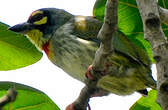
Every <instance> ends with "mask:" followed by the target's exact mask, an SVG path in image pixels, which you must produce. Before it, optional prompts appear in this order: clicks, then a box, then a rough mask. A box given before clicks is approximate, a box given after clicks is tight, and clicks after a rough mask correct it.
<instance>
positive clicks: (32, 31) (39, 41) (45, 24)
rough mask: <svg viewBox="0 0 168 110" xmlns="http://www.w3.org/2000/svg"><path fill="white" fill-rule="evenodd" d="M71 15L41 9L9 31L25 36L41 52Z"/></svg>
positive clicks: (59, 10) (64, 12) (60, 10)
mask: <svg viewBox="0 0 168 110" xmlns="http://www.w3.org/2000/svg"><path fill="white" fill-rule="evenodd" d="M72 16H73V15H71V14H70V13H68V12H66V11H64V10H62V9H56V8H42V9H39V10H36V11H34V12H33V13H32V14H31V15H30V17H29V18H28V20H27V22H24V23H21V24H17V25H14V26H12V27H10V28H9V30H11V31H14V32H17V33H21V34H24V35H26V36H27V37H28V38H29V39H30V41H31V42H32V43H33V44H35V45H36V47H37V48H39V49H41V50H42V47H43V45H44V44H45V43H47V41H48V40H49V39H50V38H51V37H52V35H53V34H54V32H55V31H56V30H57V28H59V27H60V26H62V25H63V24H65V23H66V22H67V21H69V20H70V18H71V17H72Z"/></svg>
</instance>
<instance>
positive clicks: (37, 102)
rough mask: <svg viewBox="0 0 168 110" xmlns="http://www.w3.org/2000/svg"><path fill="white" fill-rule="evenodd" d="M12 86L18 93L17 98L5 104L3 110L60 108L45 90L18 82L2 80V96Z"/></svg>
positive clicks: (0, 91)
mask: <svg viewBox="0 0 168 110" xmlns="http://www.w3.org/2000/svg"><path fill="white" fill-rule="evenodd" d="M10 87H14V88H15V89H16V90H17V92H18V95H17V97H16V100H15V101H14V102H11V103H9V104H7V105H5V106H4V107H3V110H60V109H59V108H58V106H57V105H56V104H55V103H54V102H53V101H52V100H51V99H50V98H49V97H48V96H47V95H45V94H44V93H43V92H41V91H39V90H37V89H34V88H32V87H29V86H25V85H22V84H18V83H13V82H0V97H2V96H3V95H5V94H6V93H7V91H8V89H9V88H10Z"/></svg>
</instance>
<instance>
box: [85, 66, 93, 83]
mask: <svg viewBox="0 0 168 110" xmlns="http://www.w3.org/2000/svg"><path fill="white" fill-rule="evenodd" d="M91 71H92V65H89V67H88V70H87V71H86V73H85V76H86V78H87V79H89V80H94V77H93V75H92V73H91Z"/></svg>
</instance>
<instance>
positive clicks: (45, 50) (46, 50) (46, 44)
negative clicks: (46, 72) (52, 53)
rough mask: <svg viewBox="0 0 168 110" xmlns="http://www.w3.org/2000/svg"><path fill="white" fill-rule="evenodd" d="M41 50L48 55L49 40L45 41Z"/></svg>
mask: <svg viewBox="0 0 168 110" xmlns="http://www.w3.org/2000/svg"><path fill="white" fill-rule="evenodd" d="M43 50H44V52H45V53H46V54H47V56H48V55H49V42H47V43H45V44H44V45H43Z"/></svg>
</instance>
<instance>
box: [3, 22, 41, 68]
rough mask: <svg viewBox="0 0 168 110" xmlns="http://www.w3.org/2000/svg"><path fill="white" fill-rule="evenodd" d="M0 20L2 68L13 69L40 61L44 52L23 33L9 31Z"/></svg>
mask: <svg viewBox="0 0 168 110" xmlns="http://www.w3.org/2000/svg"><path fill="white" fill-rule="evenodd" d="M8 27H9V26H7V25H5V24H3V23H1V22H0V70H12V69H17V68H21V67H25V66H28V65H31V64H33V63H35V62H37V61H39V60H40V59H41V57H42V53H41V52H39V51H38V50H37V49H36V47H35V46H34V45H32V44H31V43H30V41H29V40H28V39H27V38H26V37H25V36H23V35H20V34H16V33H14V32H11V31H9V30H8V29H7V28H8Z"/></svg>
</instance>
